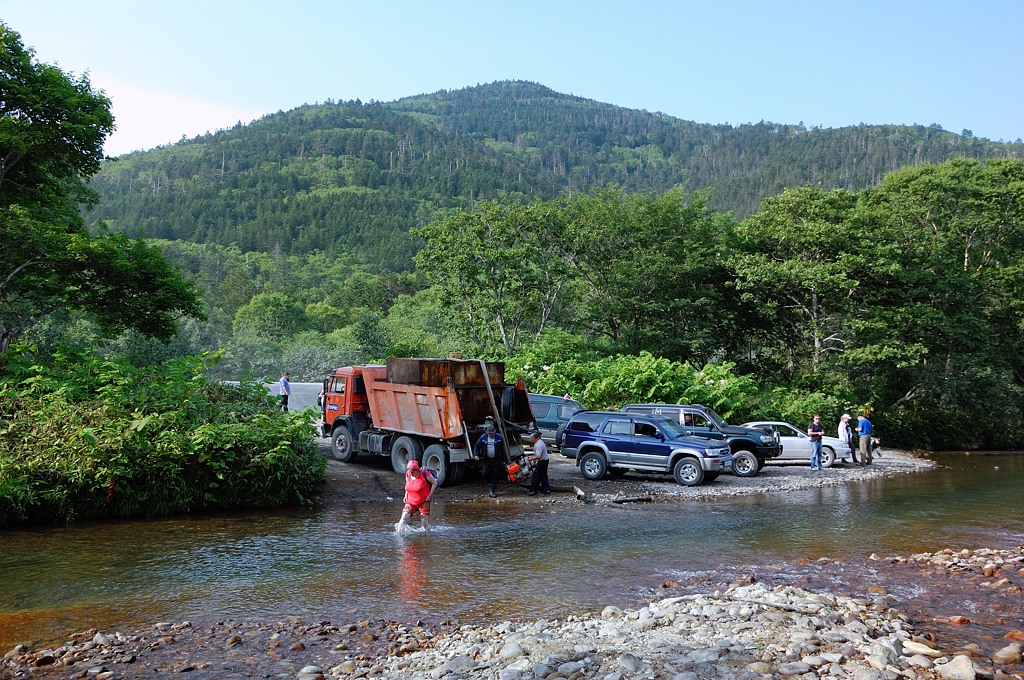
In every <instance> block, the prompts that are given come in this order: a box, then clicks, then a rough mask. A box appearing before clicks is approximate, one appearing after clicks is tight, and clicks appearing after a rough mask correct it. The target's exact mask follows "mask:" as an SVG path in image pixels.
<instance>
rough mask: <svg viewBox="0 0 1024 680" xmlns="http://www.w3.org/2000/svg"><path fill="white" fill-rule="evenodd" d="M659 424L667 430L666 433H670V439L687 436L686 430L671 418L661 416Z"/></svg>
mask: <svg viewBox="0 0 1024 680" xmlns="http://www.w3.org/2000/svg"><path fill="white" fill-rule="evenodd" d="M658 425H660V426H661V429H663V430H665V434H667V435H668V438H669V439H677V438H679V437H685V436H686V430H684V429H683V428H682V427H681V426H680V425H679V423H677V422H676V421H674V420H672V419H671V418H659V419H658Z"/></svg>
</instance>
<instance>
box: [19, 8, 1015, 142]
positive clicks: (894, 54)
mask: <svg viewBox="0 0 1024 680" xmlns="http://www.w3.org/2000/svg"><path fill="white" fill-rule="evenodd" d="M0 21H2V22H3V23H5V24H6V25H7V27H8V28H10V29H12V30H14V31H17V32H18V33H20V34H21V37H22V42H23V43H24V44H25V46H26V47H30V48H32V49H34V51H35V57H36V60H37V61H39V62H43V63H47V64H55V65H57V66H59V67H60V68H61V69H62V70H64V71H65V72H68V73H72V74H75V75H76V76H77V75H81V74H83V73H86V72H87V73H88V76H89V79H90V82H91V83H92V86H93V87H94V88H96V89H100V90H103V91H104V92H105V93H106V94H107V96H109V97H110V99H111V100H112V102H113V109H112V110H113V113H114V118H115V124H116V125H117V129H116V130H115V132H114V133H113V134H112V135H111V136H110V138H108V140H107V144H106V146H105V148H104V150H105V152H106V153H107V154H108V155H111V156H113V155H120V154H123V153H128V152H131V151H135V150H139V149H149V148H153V147H155V146H159V145H164V144H172V143H174V142H177V141H180V140H181V139H183V138H185V139H187V138H191V137H195V136H197V135H201V134H204V133H206V132H215V131H217V130H220V129H224V128H229V127H232V126H234V125H235V124H236V123H238V122H241V123H249V122H251V121H253V120H256V119H259V118H261V117H262V116H264V115H267V114H272V113H276V112H277V111H287V110H289V109H293V108H296V107H298V106H301V105H303V104H313V103H316V102H323V101H326V100H328V99H331V100H335V101H348V100H355V99H359V100H362V101H363V102H368V101H372V100H376V101H383V102H387V101H394V100H396V99H400V98H403V97H408V96H413V95H418V94H426V93H432V92H437V91H439V90H458V89H462V88H465V87H471V86H474V85H478V84H484V83H491V82H494V81H500V80H527V81H532V82H535V83H540V84H541V85H545V86H547V87H550V88H551V89H553V90H555V91H557V92H562V93H565V94H573V95H577V96H580V97H585V98H587V99H593V100H596V101H600V102H605V103H609V104H615V105H617V106H624V107H628V108H633V109H642V110H646V111H652V112H655V111H657V112H661V113H665V114H668V115H671V116H675V117H677V118H681V119H684V120H691V121H696V122H699V123H713V124H723V123H728V124H732V125H740V124H743V123H757V122H759V121H762V120H764V121H771V122H775V123H788V124H797V123H801V122H802V123H803V124H804V125H806V126H808V127H811V126H821V127H843V126H847V125H858V124H860V123H866V124H871V125H881V124H907V125H909V124H915V123H916V124H921V125H931V124H933V123H937V124H938V125H941V126H942V127H943V128H944V129H946V130H950V131H953V132H961V131H962V130H965V129H966V130H971V131H972V133H973V134H974V136H976V137H984V138H987V139H991V140H995V141H998V140H1000V139H1001V140H1004V141H1013V140H1016V139H1018V138H1022V137H1024V82H1022V81H1024V40H1022V39H1021V34H1022V32H1024V1H1021V0H975V1H974V2H970V3H967V2H962V1H951V0H950V1H947V0H930V1H927V2H926V1H921V0H858V1H857V2H853V1H843V0H838V1H832V2H829V1H825V2H820V1H818V2H803V1H799V2H797V1H794V2H787V1H785V0H777V1H776V2H770V1H766V0H751V1H739V0H736V1H731V0H716V1H712V0H705V1H691V0H674V1H673V0H664V1H655V0H632V1H631V2H625V1H623V0H617V1H615V2H607V1H605V0H588V1H577V0H566V1H560V0H547V1H546V2H537V1H535V0H518V1H517V2H496V1H489V0H474V1H471V2H470V1H465V2H464V1H461V0H452V1H447V0H434V1H433V2H414V1H412V0H408V1H405V0H360V1H358V2H353V1H350V0H333V1H327V0H322V1H316V0H289V1H288V2H282V1H280V0H275V1H264V0H248V1H245V2H242V1H235V0H205V1H203V2H198V1H196V0H174V1H173V2H168V1H167V0H164V1H160V0H151V1H149V2H144V1H143V2H140V1H139V0H88V1H85V0H0Z"/></svg>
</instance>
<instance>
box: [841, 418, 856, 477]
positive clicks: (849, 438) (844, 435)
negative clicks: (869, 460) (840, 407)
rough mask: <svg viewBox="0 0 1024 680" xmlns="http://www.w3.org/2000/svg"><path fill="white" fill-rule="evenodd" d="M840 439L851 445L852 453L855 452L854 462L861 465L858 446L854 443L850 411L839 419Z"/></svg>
mask: <svg viewBox="0 0 1024 680" xmlns="http://www.w3.org/2000/svg"><path fill="white" fill-rule="evenodd" d="M839 439H840V440H841V441H844V442H846V443H847V445H848V446H849V447H850V453H852V454H853V464H854V465H860V461H858V460H857V447H856V445H854V443H853V428H851V427H850V414H849V413H844V414H843V417H842V418H840V419H839Z"/></svg>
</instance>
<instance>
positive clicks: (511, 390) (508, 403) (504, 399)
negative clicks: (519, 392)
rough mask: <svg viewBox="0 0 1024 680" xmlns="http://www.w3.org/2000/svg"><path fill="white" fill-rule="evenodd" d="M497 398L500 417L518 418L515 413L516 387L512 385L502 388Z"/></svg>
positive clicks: (506, 418)
mask: <svg viewBox="0 0 1024 680" xmlns="http://www.w3.org/2000/svg"><path fill="white" fill-rule="evenodd" d="M499 399H500V402H499V404H498V410H499V411H500V413H501V417H502V418H503V419H505V420H512V421H515V420H518V418H516V413H515V407H516V388H515V387H514V386H509V387H505V388H502V390H501V396H500V398H499Z"/></svg>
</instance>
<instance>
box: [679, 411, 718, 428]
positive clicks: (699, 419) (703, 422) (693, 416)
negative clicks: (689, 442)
mask: <svg viewBox="0 0 1024 680" xmlns="http://www.w3.org/2000/svg"><path fill="white" fill-rule="evenodd" d="M685 418H686V420H685V421H683V422H685V423H686V426H687V427H711V424H710V422H709V421H708V419H707V418H706V417H704V416H703V415H702V414H700V413H687V414H686V416H685Z"/></svg>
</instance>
